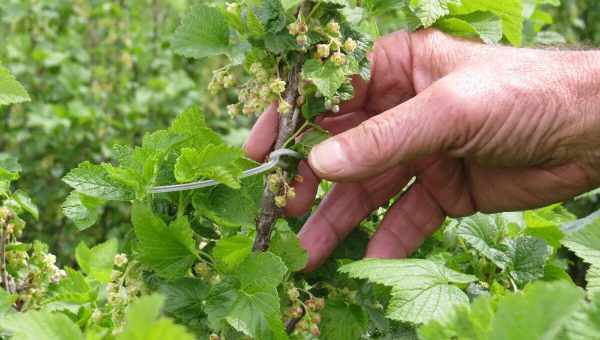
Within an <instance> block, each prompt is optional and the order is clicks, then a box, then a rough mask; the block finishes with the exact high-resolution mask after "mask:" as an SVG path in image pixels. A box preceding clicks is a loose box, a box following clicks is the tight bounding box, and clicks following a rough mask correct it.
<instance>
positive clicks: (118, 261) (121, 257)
mask: <svg viewBox="0 0 600 340" xmlns="http://www.w3.org/2000/svg"><path fill="white" fill-rule="evenodd" d="M127 261H128V259H127V255H126V254H117V255H115V258H114V261H113V262H114V264H115V266H117V267H123V266H124V265H125V264H127Z"/></svg>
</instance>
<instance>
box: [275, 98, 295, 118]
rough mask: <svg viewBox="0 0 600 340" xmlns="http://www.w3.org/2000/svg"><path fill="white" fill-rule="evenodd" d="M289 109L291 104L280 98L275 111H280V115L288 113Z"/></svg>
mask: <svg viewBox="0 0 600 340" xmlns="http://www.w3.org/2000/svg"><path fill="white" fill-rule="evenodd" d="M291 110H292V105H290V103H288V102H287V100H281V101H280V102H279V106H278V107H277V111H278V112H279V113H281V114H282V115H286V114H288V113H290V111H291Z"/></svg>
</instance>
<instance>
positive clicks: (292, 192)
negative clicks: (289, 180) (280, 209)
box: [285, 188, 296, 200]
mask: <svg viewBox="0 0 600 340" xmlns="http://www.w3.org/2000/svg"><path fill="white" fill-rule="evenodd" d="M285 196H286V198H287V199H288V200H293V199H294V198H296V190H295V189H294V188H288V190H287V192H286V193H285Z"/></svg>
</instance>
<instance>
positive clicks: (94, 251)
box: [75, 239, 118, 283]
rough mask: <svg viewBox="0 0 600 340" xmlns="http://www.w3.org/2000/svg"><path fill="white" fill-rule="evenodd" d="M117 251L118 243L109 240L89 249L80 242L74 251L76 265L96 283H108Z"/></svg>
mask: <svg viewBox="0 0 600 340" xmlns="http://www.w3.org/2000/svg"><path fill="white" fill-rule="evenodd" d="M117 250H118V242H117V240H115V239H110V240H108V241H106V242H104V243H100V244H98V245H96V246H94V247H92V248H91V249H90V248H88V246H87V245H86V244H85V243H83V242H81V243H79V245H78V246H77V248H76V249H75V258H76V259H77V264H78V265H79V267H80V268H81V270H83V272H84V273H86V274H87V275H89V276H90V277H92V278H93V279H94V280H96V281H98V282H104V283H105V282H110V280H111V273H112V268H113V262H114V258H115V255H116V254H117Z"/></svg>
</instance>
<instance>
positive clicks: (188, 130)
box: [168, 106, 223, 149]
mask: <svg viewBox="0 0 600 340" xmlns="http://www.w3.org/2000/svg"><path fill="white" fill-rule="evenodd" d="M168 131H169V132H170V133H173V134H177V135H181V136H184V137H185V138H186V141H185V142H183V144H182V145H181V146H182V147H190V148H196V149H202V148H204V147H205V146H206V145H209V144H215V145H218V144H223V140H222V139H221V137H220V136H219V135H218V134H217V133H215V132H214V131H212V130H211V129H209V128H208V126H207V125H206V119H205V118H204V115H203V114H202V112H201V111H200V109H198V108H197V107H196V106H192V107H190V108H188V109H187V110H185V111H183V112H182V113H180V114H179V115H178V116H177V118H175V120H174V121H173V122H172V123H171V126H170V127H169V130H168Z"/></svg>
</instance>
